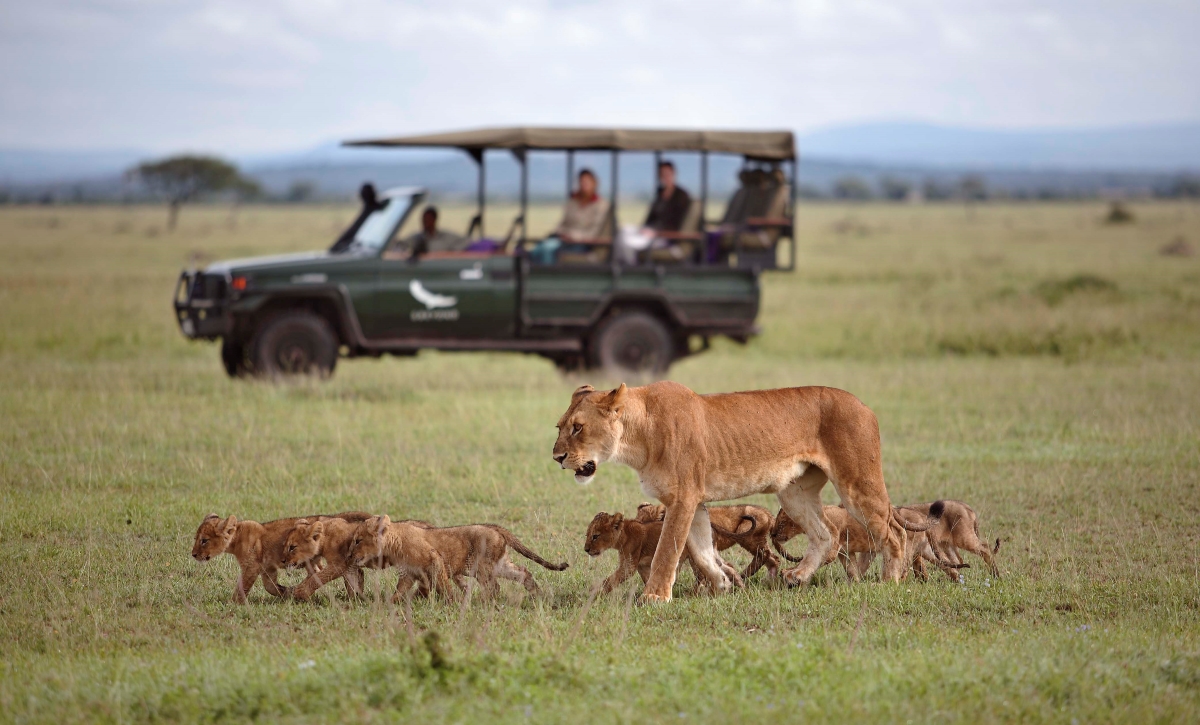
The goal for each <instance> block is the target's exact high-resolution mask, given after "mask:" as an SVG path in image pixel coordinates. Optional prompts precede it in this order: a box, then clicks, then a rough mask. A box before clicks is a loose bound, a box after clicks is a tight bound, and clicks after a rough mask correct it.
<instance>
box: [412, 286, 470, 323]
mask: <svg viewBox="0 0 1200 725" xmlns="http://www.w3.org/2000/svg"><path fill="white" fill-rule="evenodd" d="M408 291H409V293H410V294H412V296H413V299H415V300H416V301H417V302H420V303H421V304H423V305H425V309H423V310H413V311H412V312H410V313H409V319H411V320H413V321H414V322H427V321H430V320H457V319H458V310H453V309H451V310H447V309H442V308H445V307H454V306H455V305H457V304H458V298H457V297H454V296H453V295H439V294H438V293H436V292H430V291H429V290H427V289H425V285H423V284H421V280H418V279H414V280H413V281H411V282H409V283H408Z"/></svg>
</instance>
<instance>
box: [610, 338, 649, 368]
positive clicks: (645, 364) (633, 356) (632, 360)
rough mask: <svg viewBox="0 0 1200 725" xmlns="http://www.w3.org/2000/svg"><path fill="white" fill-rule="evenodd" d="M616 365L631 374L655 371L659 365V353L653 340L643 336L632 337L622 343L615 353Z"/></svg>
mask: <svg viewBox="0 0 1200 725" xmlns="http://www.w3.org/2000/svg"><path fill="white" fill-rule="evenodd" d="M614 352H615V353H616V355H615V357H616V363H617V365H619V366H620V367H621V368H623V369H625V370H629V371H631V372H646V371H649V370H654V369H655V368H656V367H657V364H658V351H657V350H655V345H654V342H653V341H652V340H648V339H646V338H644V337H643V336H641V335H630V336H629V337H627V338H625V339H624V340H622V341H621V344H620V345H618V346H617V349H616V350H615V351H614Z"/></svg>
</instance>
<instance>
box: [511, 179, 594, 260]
mask: <svg viewBox="0 0 1200 725" xmlns="http://www.w3.org/2000/svg"><path fill="white" fill-rule="evenodd" d="M599 185H600V184H599V182H598V181H597V179H596V174H595V172H593V171H592V170H591V169H581V170H580V172H579V182H578V185H577V187H576V189H575V193H573V194H571V197H570V198H569V199H567V205H566V207H565V208H564V209H563V216H562V221H560V222H559V223H558V226H557V227H555V228H554V231H552V232H550V236H548V237H546V238H545V239H543V240H542V241H540V242H538V244H537V246H535V247H534V248H533V251H532V252H530V256H531V257H532V258H533V261H534V262H537V263H539V264H554V262H555V259H556V258H557V257H558V253H559V251H560V250H561V251H571V252H588V251H590V250H589V249H588V248H587V247H586V246H584V245H580V244H572V242H587V241H594V240H596V239H599V238H601V237H602V236H603V235H604V233H605V230H606V228H607V226H606V225H607V223H608V213H609V203H608V201H607V200H606V199H604V197H602V196H600V193H599V191H598V188H599Z"/></svg>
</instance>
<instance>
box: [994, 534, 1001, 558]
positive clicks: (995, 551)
mask: <svg viewBox="0 0 1200 725" xmlns="http://www.w3.org/2000/svg"><path fill="white" fill-rule="evenodd" d="M999 551H1000V537H999V536H997V537H996V546H995V547H993V548H992V553H993V554H995V553H997V552H999Z"/></svg>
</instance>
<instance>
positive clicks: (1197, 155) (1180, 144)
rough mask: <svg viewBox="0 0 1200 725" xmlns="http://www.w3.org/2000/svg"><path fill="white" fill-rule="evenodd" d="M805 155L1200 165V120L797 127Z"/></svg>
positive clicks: (935, 161)
mask: <svg viewBox="0 0 1200 725" xmlns="http://www.w3.org/2000/svg"><path fill="white" fill-rule="evenodd" d="M798 141H799V145H800V151H801V154H803V155H808V156H813V157H819V158H833V159H839V160H841V161H867V162H870V163H874V164H889V165H894V164H907V165H914V164H916V165H923V166H941V167H946V166H953V167H958V168H976V169H1007V170H1010V171H1011V170H1024V171H1031V170H1045V169H1053V170H1057V171H1158V172H1172V171H1181V170H1192V171H1195V170H1197V169H1200V123H1176V124H1158V125H1146V126H1121V127H1114V128H1094V129H1030V130H1017V131H1001V130H991V129H972V128H955V127H952V126H938V125H934V124H927V123H866V124H857V125H849V126H837V127H833V128H828V129H824V130H819V131H813V132H810V133H806V134H802V135H801V136H800V138H799V139H798Z"/></svg>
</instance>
